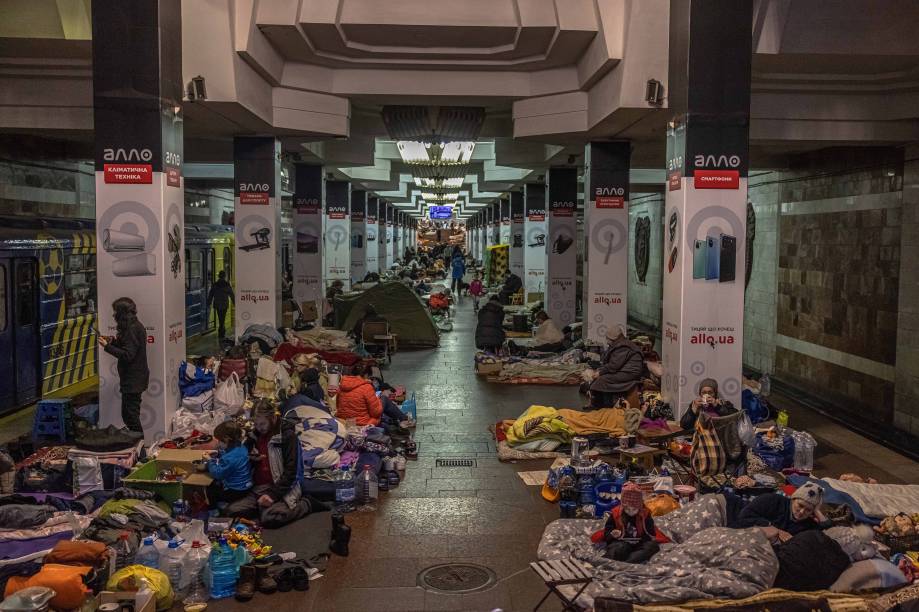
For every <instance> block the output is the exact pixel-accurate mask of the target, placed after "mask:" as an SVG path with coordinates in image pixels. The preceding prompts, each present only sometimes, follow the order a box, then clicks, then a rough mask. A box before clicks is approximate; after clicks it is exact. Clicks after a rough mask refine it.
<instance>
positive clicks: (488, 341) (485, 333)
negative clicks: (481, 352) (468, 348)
mask: <svg viewBox="0 0 919 612" xmlns="http://www.w3.org/2000/svg"><path fill="white" fill-rule="evenodd" d="M502 344H504V308H502V307H501V304H498V303H497V302H493V301H491V300H489V301H488V302H486V303H485V305H484V306H482V308H480V309H479V319H478V323H476V326H475V346H476V348H479V349H483V348H485V347H494V346H501V345H502Z"/></svg>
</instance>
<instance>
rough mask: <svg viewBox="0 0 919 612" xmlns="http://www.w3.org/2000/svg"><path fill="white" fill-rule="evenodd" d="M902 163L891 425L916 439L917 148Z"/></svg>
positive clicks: (918, 341) (918, 307)
mask: <svg viewBox="0 0 919 612" xmlns="http://www.w3.org/2000/svg"><path fill="white" fill-rule="evenodd" d="M904 159H905V160H908V161H905V163H904V164H903V206H902V208H901V210H902V213H901V216H900V288H899V295H898V298H897V299H898V300H899V301H898V306H897V311H898V314H897V362H896V368H897V369H896V379H895V381H896V382H895V385H896V386H895V389H894V391H895V394H896V395H895V399H894V413H893V425H894V427H895V428H896V429H898V430H900V431H902V432H905V433H909V434H911V435H912V436H919V266H917V265H916V262H917V261H919V161H916V160H917V159H919V145H912V146H909V147H906V149H905V157H904Z"/></svg>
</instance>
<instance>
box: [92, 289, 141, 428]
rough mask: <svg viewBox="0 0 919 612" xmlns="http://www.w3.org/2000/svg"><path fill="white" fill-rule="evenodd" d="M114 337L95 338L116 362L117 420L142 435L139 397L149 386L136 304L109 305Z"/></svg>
mask: <svg viewBox="0 0 919 612" xmlns="http://www.w3.org/2000/svg"><path fill="white" fill-rule="evenodd" d="M112 311H113V316H114V317H115V323H116V325H117V335H116V336H115V337H114V338H112V337H111V336H103V335H102V334H99V346H101V347H102V350H104V351H105V352H106V353H108V354H109V355H111V356H112V357H114V358H115V359H117V360H118V378H119V384H120V390H121V420H122V421H124V425H125V427H127V428H128V429H130V430H131V431H136V432H140V433H143V432H144V427H143V425H142V424H141V422H140V400H141V395H143V393H144V391H146V390H147V385H148V384H150V369H149V368H148V367H147V329H146V328H145V327H144V324H143V323H141V322H140V321H138V320H137V304H135V303H134V300H132V299H131V298H128V297H121V298H118V299H117V300H115V301H114V302H113V303H112Z"/></svg>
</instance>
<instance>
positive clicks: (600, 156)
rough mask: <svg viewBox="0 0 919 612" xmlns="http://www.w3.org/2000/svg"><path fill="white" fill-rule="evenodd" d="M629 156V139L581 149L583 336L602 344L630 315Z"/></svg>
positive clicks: (592, 144)
mask: <svg viewBox="0 0 919 612" xmlns="http://www.w3.org/2000/svg"><path fill="white" fill-rule="evenodd" d="M630 157H631V146H630V144H629V143H628V142H627V141H617V142H592V143H590V144H588V145H587V147H586V151H585V155H584V176H585V177H586V178H587V184H586V185H585V186H584V200H585V202H584V235H585V236H586V237H587V240H585V241H584V243H585V246H584V248H585V250H586V251H587V252H586V253H585V262H586V266H585V268H586V270H585V272H586V274H585V276H586V277H585V279H584V323H585V326H586V328H587V330H586V332H587V333H586V334H585V336H586V337H587V338H588V339H589V340H593V341H594V342H597V343H600V344H603V343H604V342H605V340H604V337H605V336H606V331H607V329H615V328H616V327H617V326H619V325H621V326H622V328H623V329H625V327H626V323H627V319H628V301H627V299H626V298H627V294H628V284H629V283H628V281H629V250H628V242H629V204H628V203H629V160H630Z"/></svg>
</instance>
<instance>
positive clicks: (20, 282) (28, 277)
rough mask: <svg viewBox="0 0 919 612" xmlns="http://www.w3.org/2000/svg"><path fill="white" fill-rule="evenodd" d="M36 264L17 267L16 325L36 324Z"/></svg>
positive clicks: (31, 263) (26, 263) (18, 265)
mask: <svg viewBox="0 0 919 612" xmlns="http://www.w3.org/2000/svg"><path fill="white" fill-rule="evenodd" d="M35 273H36V272H35V263H34V262H31V261H30V262H22V263H18V264H17V265H16V325H18V326H20V327H22V326H25V325H32V324H33V323H35V280H36V278H35Z"/></svg>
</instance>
